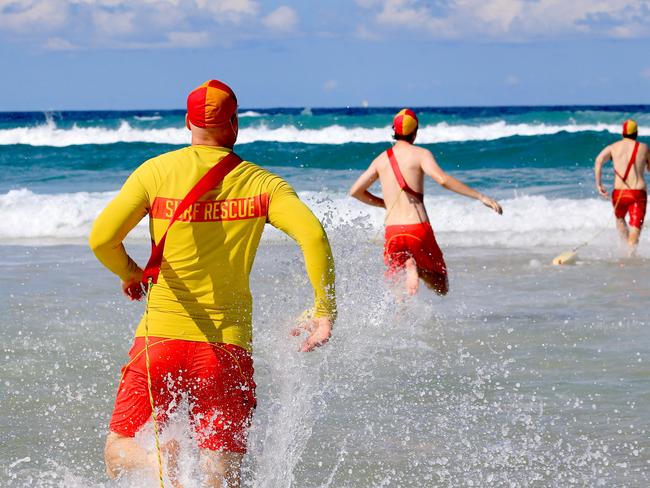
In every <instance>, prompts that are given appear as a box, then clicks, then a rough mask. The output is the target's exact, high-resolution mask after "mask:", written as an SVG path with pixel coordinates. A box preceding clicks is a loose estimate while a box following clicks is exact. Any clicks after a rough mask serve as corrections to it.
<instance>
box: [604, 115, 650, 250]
mask: <svg viewBox="0 0 650 488" xmlns="http://www.w3.org/2000/svg"><path fill="white" fill-rule="evenodd" d="M622 135H623V138H622V139H621V140H620V141H617V142H615V143H614V144H610V145H609V146H607V147H606V148H605V149H603V150H602V151H601V152H600V154H599V155H598V156H597V157H596V164H595V167H594V171H595V173H596V189H597V190H598V193H600V194H601V195H602V196H604V197H608V196H609V195H608V194H607V190H605V187H604V186H603V184H602V181H601V174H602V169H603V165H604V164H605V163H606V162H607V161H610V160H611V161H612V164H613V165H614V175H615V176H614V191H613V192H612V205H613V206H614V215H615V216H616V227H617V229H618V232H619V234H620V235H621V238H622V239H623V240H624V241H625V242H626V243H627V245H628V249H629V254H630V256H634V255H635V254H636V248H637V246H638V244H639V236H640V235H641V228H642V227H643V220H644V219H645V211H646V206H647V203H648V191H647V185H646V182H645V178H644V173H645V171H646V170H648V171H650V154H649V153H648V145H647V144H644V143H641V142H639V141H637V137H638V135H639V130H638V126H637V123H636V122H635V121H634V120H632V119H628V120H626V121H625V122H624V123H623V134H622ZM628 214H629V216H630V224H629V227H628V224H627V222H625V216H626V215H628Z"/></svg>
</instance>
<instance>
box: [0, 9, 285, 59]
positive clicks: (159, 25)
mask: <svg viewBox="0 0 650 488" xmlns="http://www.w3.org/2000/svg"><path fill="white" fill-rule="evenodd" d="M279 10H280V9H279ZM258 13H259V2H258V1H257V0H0V33H2V31H5V32H12V33H20V34H21V36H20V37H17V38H16V39H22V40H25V39H30V40H33V41H37V42H38V43H39V44H40V45H42V46H43V47H45V48H46V49H61V48H63V47H64V46H66V44H65V43H66V42H67V43H68V44H69V45H75V46H79V47H80V48H81V47H83V48H93V47H113V48H114V47H117V48H120V49H124V48H138V49H141V48H147V47H151V48H156V47H169V46H171V45H174V46H178V47H181V46H186V47H193V46H198V45H205V44H207V41H208V40H213V42H214V43H217V42H220V41H221V42H224V39H227V40H228V41H232V37H231V36H232V35H235V34H236V33H237V32H238V30H236V29H237V28H241V25H242V22H243V21H244V20H249V21H250V22H248V23H247V24H246V27H247V29H248V31H249V32H250V31H251V30H252V29H255V28H257V29H259V23H260V20H261V19H259V17H258ZM280 13H282V11H280ZM287 18H288V19H289V20H291V19H290V18H289V17H286V15H285V21H286V19H287ZM287 25H288V24H287ZM209 31H214V32H216V31H218V32H219V36H216V35H215V36H212V37H211V36H208V35H207V34H205V32H209ZM63 41H65V42H63Z"/></svg>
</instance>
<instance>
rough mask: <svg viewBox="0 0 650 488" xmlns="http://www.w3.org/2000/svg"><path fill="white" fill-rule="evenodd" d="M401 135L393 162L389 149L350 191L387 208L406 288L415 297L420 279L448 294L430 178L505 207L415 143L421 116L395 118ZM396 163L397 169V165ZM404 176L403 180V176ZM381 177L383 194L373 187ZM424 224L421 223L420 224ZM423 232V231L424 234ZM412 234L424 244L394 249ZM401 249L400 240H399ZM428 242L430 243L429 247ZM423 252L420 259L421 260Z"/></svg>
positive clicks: (391, 262)
mask: <svg viewBox="0 0 650 488" xmlns="http://www.w3.org/2000/svg"><path fill="white" fill-rule="evenodd" d="M405 117H409V118H410V119H411V120H410V123H411V126H412V127H414V128H413V129H412V130H411V131H410V132H409V133H407V134H404V133H403V132H404V129H403V126H402V122H401V121H400V118H405ZM393 124H394V129H395V138H396V139H397V142H396V143H395V145H394V146H393V147H392V148H391V150H389V151H392V158H393V162H391V156H390V155H389V151H384V152H382V153H381V154H379V156H377V157H376V158H375V159H374V161H373V162H372V163H371V164H370V166H369V167H368V169H367V170H366V171H365V172H364V173H363V174H362V175H361V176H360V177H359V178H358V179H357V181H356V182H355V183H354V184H353V185H352V188H351V189H350V195H351V196H353V197H354V198H357V199H358V200H360V201H362V202H363V203H366V204H368V205H373V206H378V207H384V208H386V217H385V224H386V247H385V258H386V264H387V265H388V266H389V269H390V268H404V269H405V270H406V290H407V293H409V294H410V295H413V294H415V293H416V292H417V289H418V283H419V279H422V281H423V282H424V283H425V284H426V285H427V286H428V287H429V288H431V289H433V290H434V291H435V292H437V293H438V294H440V295H445V294H446V293H447V291H448V282H447V272H446V265H445V263H444V259H443V257H442V252H441V251H440V249H439V248H438V245H437V243H436V241H435V237H434V235H433V231H432V230H431V227H430V224H429V217H428V215H427V211H426V208H425V206H424V198H423V195H422V194H423V192H424V176H425V175H427V176H429V177H431V178H432V179H433V180H434V181H435V182H436V183H438V184H439V185H441V186H442V187H443V188H445V189H447V190H451V191H453V192H455V193H459V194H461V195H464V196H467V197H470V198H475V199H477V200H479V201H481V202H482V203H483V204H484V205H486V206H488V207H490V208H492V209H493V210H494V211H495V212H497V213H499V214H501V213H502V209H501V206H500V205H499V204H498V203H497V202H496V201H495V200H493V199H491V198H489V197H487V196H485V195H483V194H481V193H480V192H478V191H476V190H474V189H473V188H470V187H469V186H467V185H465V184H464V183H462V182H460V181H458V180H457V179H456V178H454V177H453V176H450V175H448V174H446V173H445V172H444V171H443V170H442V169H441V168H440V166H438V163H437V162H436V160H435V158H434V156H433V154H431V151H429V150H427V149H425V148H422V147H418V146H415V145H414V144H413V142H414V141H415V137H416V136H417V117H416V116H415V114H414V113H413V112H412V111H410V110H408V109H404V110H402V111H401V112H400V113H398V115H397V116H396V117H395V119H394V122H393ZM394 166H396V167H394ZM400 177H401V178H403V180H404V181H403V182H402V184H400V181H399V178H400ZM377 179H379V182H380V185H381V189H382V193H383V198H380V197H377V196H375V195H373V194H372V193H370V192H369V191H368V188H370V186H372V184H373V183H374V182H375V181H377ZM418 226H421V227H418ZM420 231H422V235H418V234H419V233H421V232H420ZM408 236H411V237H412V239H413V240H418V241H422V242H424V243H423V244H422V246H419V245H418V246H419V247H418V249H414V248H411V249H408V248H409V245H408V243H405V244H404V245H403V246H402V247H404V249H394V250H393V249H391V244H394V243H395V242H399V241H402V242H403V243H404V241H405V240H407V238H408ZM397 246H398V247H399V246H400V244H397ZM427 246H428V247H427ZM394 253H397V254H398V255H401V256H404V255H407V258H406V259H403V258H401V259H394V257H393V256H391V255H392V254H394ZM418 254H419V257H420V259H419V260H418Z"/></svg>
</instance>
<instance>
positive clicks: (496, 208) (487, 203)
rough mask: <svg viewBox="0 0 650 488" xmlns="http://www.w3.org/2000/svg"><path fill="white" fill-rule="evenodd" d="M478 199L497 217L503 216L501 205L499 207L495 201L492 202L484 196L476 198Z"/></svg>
mask: <svg viewBox="0 0 650 488" xmlns="http://www.w3.org/2000/svg"><path fill="white" fill-rule="evenodd" d="M478 199H479V201H480V202H481V203H482V204H483V205H485V206H486V207H490V208H491V209H492V210H494V211H495V212H496V213H498V214H499V215H501V214H503V209H502V208H501V205H499V202H497V201H496V200H493V199H492V198H490V197H486V196H485V195H481V196H480V197H478Z"/></svg>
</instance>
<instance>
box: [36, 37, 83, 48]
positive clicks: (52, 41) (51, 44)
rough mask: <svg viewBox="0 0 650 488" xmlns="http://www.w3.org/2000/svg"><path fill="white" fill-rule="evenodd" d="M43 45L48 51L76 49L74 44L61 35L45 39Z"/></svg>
mask: <svg viewBox="0 0 650 488" xmlns="http://www.w3.org/2000/svg"><path fill="white" fill-rule="evenodd" d="M43 47H44V48H45V49H47V50H48V51H72V50H75V49H76V46H75V45H74V44H72V43H71V42H70V41H67V40H65V39H61V38H60V37H50V38H49V39H48V40H47V41H45V44H44V45H43Z"/></svg>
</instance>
